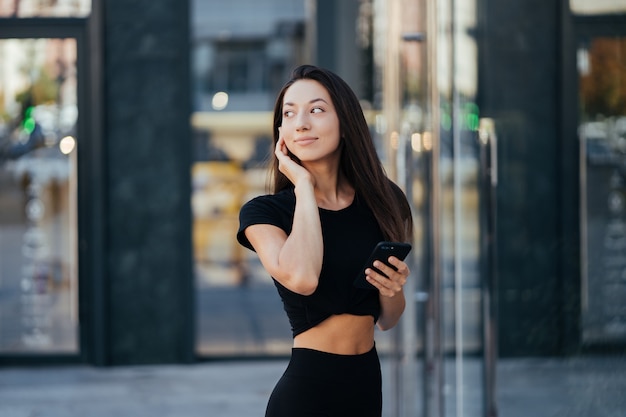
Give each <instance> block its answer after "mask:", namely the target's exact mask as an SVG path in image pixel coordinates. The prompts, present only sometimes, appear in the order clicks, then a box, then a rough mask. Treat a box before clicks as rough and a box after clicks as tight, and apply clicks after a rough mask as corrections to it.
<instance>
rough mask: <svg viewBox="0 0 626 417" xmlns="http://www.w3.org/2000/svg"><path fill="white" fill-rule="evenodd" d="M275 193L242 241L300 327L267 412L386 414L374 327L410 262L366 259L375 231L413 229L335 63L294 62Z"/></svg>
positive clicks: (278, 140)
mask: <svg viewBox="0 0 626 417" xmlns="http://www.w3.org/2000/svg"><path fill="white" fill-rule="evenodd" d="M274 144H275V150H274V155H275V158H274V160H273V165H272V173H273V179H274V181H273V190H272V191H273V193H272V194H269V195H264V196H260V197H257V198H255V199H253V200H251V201H249V202H248V203H246V204H245V205H244V206H243V207H242V209H241V212H240V228H239V232H238V234H237V238H238V240H239V242H240V243H241V244H242V245H244V246H246V247H248V248H250V249H252V250H255V251H256V252H257V254H258V256H259V259H260V260H261V263H262V264H263V266H264V268H265V269H266V270H267V271H268V273H269V274H270V275H271V276H272V278H273V280H274V283H275V285H276V287H277V289H278V293H279V294H280V296H281V298H282V301H283V304H284V308H285V311H286V313H287V316H288V318H289V321H290V324H291V329H292V333H293V349H292V356H291V360H290V362H289V365H288V367H287V370H286V371H285V373H284V375H283V376H282V378H281V379H280V381H279V382H278V383H277V385H276V387H275V388H274V391H273V392H272V395H271V397H270V400H269V403H268V406H267V410H266V417H296V416H298V417H306V416H329V417H330V416H341V417H346V416H359V417H369V416H372V417H379V416H380V415H381V410H382V399H381V397H382V395H381V373H380V362H379V359H378V355H377V352H376V348H375V343H374V327H375V325H378V327H379V328H380V329H382V330H386V329H390V328H392V327H393V326H395V325H396V323H397V322H398V320H399V319H400V315H401V314H402V312H403V311H404V306H405V299H404V294H403V290H402V288H403V285H404V283H405V282H406V280H407V277H408V276H409V268H408V266H407V264H406V263H405V262H403V261H401V260H399V259H397V258H395V257H391V258H390V259H389V262H390V263H391V264H392V265H393V266H394V267H395V269H397V270H395V269H394V268H390V267H388V266H386V265H384V264H383V263H382V262H380V261H377V262H376V263H374V266H375V267H376V268H379V269H380V271H381V272H383V273H384V274H385V275H387V276H388V278H386V277H384V276H382V275H380V274H378V273H377V272H375V271H374V270H373V269H372V268H368V269H367V272H366V274H367V280H368V282H369V283H371V284H372V285H373V287H372V289H362V288H358V287H356V286H354V285H353V281H354V279H355V277H356V276H357V275H358V273H359V271H360V270H361V268H362V267H363V265H364V263H365V262H366V260H367V258H368V256H369V254H370V252H371V251H372V249H373V248H374V246H375V245H376V243H378V242H379V241H383V240H386V241H396V242H397V241H403V242H404V241H409V240H410V239H411V236H412V227H413V226H412V217H411V212H410V208H409V204H408V202H407V199H406V197H405V196H404V194H403V193H402V191H401V190H400V189H399V188H398V187H397V186H396V185H395V184H394V183H393V182H391V180H389V179H388V178H387V176H386V175H385V172H384V170H383V167H382V164H381V162H380V160H379V158H378V156H377V154H376V150H375V147H374V144H373V141H372V138H371V136H370V133H369V129H368V126H367V123H366V121H365V117H364V115H363V112H362V109H361V107H360V104H359V102H358V99H357V97H356V95H355V94H354V92H353V91H352V90H351V89H350V87H349V86H348V85H347V84H346V83H345V81H343V80H342V79H341V78H340V77H339V76H337V75H336V74H334V73H332V72H330V71H328V70H325V69H322V68H318V67H315V66H311V65H304V66H301V67H298V68H296V69H295V70H294V71H293V74H292V78H291V79H290V80H289V81H288V82H287V83H286V84H285V86H284V87H283V89H282V90H281V91H280V93H279V95H278V98H277V100H276V105H275V108H274Z"/></svg>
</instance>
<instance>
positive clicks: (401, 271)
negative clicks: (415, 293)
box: [365, 256, 410, 297]
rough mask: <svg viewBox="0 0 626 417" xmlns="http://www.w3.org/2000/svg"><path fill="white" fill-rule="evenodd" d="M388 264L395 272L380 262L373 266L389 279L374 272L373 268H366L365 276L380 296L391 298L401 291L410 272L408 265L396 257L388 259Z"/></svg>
mask: <svg viewBox="0 0 626 417" xmlns="http://www.w3.org/2000/svg"><path fill="white" fill-rule="evenodd" d="M388 262H389V263H390V264H391V265H393V266H394V267H395V268H396V269H397V270H396V269H394V268H392V267H390V266H388V265H386V264H385V263H383V262H381V261H375V262H374V265H373V266H374V268H376V269H378V270H379V271H380V272H382V274H384V275H386V276H387V277H389V278H387V277H385V276H384V275H382V274H380V273H378V272H376V271H375V270H374V269H373V268H368V269H367V270H366V271H365V274H366V278H367V281H368V282H369V283H370V284H372V285H373V286H374V287H376V288H377V289H378V291H379V292H380V294H381V295H384V296H387V297H393V296H394V295H396V294H397V293H399V292H401V291H402V287H403V286H404V284H406V281H407V277H408V276H409V274H410V271H409V267H408V265H407V264H406V263H404V262H402V261H401V260H399V259H398V258H396V257H393V256H391V257H389V260H388Z"/></svg>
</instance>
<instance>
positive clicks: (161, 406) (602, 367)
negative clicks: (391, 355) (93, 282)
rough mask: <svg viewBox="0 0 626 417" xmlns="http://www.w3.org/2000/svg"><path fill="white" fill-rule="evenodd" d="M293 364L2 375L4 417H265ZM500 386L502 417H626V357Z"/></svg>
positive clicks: (508, 376)
mask: <svg viewBox="0 0 626 417" xmlns="http://www.w3.org/2000/svg"><path fill="white" fill-rule="evenodd" d="M286 364H287V361H286V360H267V361H252V360H249V361H224V362H206V363H198V364H194V365H173V366H170V365H162V366H139V367H113V368H93V367H88V366H62V367H54V366H52V367H43V368H23V367H22V368H11V367H9V368H0V417H127V416H128V417H148V416H149V417H200V416H202V417H255V416H259V417H262V416H263V414H264V410H265V405H266V402H267V398H268V396H269V394H270V391H271V390H272V388H273V386H274V383H275V382H276V381H277V380H278V378H279V377H280V375H281V374H282V372H283V370H284V368H285V366H286ZM453 366H454V364H453V363H449V364H448V366H447V367H453ZM384 367H385V366H384V363H383V368H384ZM476 368H477V369H478V368H479V367H478V366H477V367H476ZM468 370H469V368H468ZM469 376H470V375H468V377H469ZM476 377H477V375H472V378H470V379H472V380H477V378H476ZM468 381H469V380H468ZM496 383H497V386H498V391H497V398H498V410H499V416H500V417H626V357H624V356H616V357H609V358H606V357H587V358H571V359H550V358H548V359H546V358H539V359H533V358H529V359H504V360H500V361H499V363H498V376H497V381H496ZM448 388H449V389H446V390H444V391H446V392H448V394H446V395H450V393H453V392H454V388H452V387H450V386H448ZM470 388H471V387H470ZM447 401H452V399H451V398H447ZM467 401H470V399H469V398H467ZM466 405H467V406H471V405H472V404H466ZM446 411H447V412H446V415H447V416H455V417H456V416H458V415H459V414H456V413H455V410H453V409H448V410H446ZM471 414H472V412H471V409H470V407H468V409H467V410H465V412H464V413H462V414H461V415H462V416H464V417H477V416H474V415H471ZM418 416H419V413H418V414H417V415H416V417H418ZM294 417H297V416H294ZM347 417H351V416H347Z"/></svg>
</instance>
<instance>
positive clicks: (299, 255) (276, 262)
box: [245, 139, 324, 295]
mask: <svg viewBox="0 0 626 417" xmlns="http://www.w3.org/2000/svg"><path fill="white" fill-rule="evenodd" d="M275 155H276V157H277V158H278V160H279V164H280V165H279V167H280V170H281V172H283V173H284V174H285V175H286V176H287V177H288V178H289V179H290V181H291V182H292V183H293V184H294V185H295V188H294V192H295V194H296V207H295V212H294V218H293V226H292V230H291V234H290V235H289V236H287V235H286V233H285V232H284V231H283V230H281V229H280V228H278V227H276V226H271V225H262V224H259V225H253V226H250V227H248V228H247V229H246V231H245V233H246V237H247V238H248V240H249V241H250V243H251V244H252V246H253V247H254V249H255V250H256V252H257V254H258V256H259V259H260V260H261V263H262V264H263V266H264V267H265V269H266V270H267V272H268V273H269V274H270V275H271V276H272V277H274V279H276V280H277V281H278V282H280V283H281V284H282V285H283V286H285V287H286V288H288V289H289V290H291V291H294V292H296V293H298V294H303V295H309V294H312V293H313V292H314V291H315V289H316V288H317V284H318V282H319V275H320V272H321V270H322V256H323V251H324V244H323V241H322V226H321V223H320V215H319V209H318V207H317V201H316V199H315V193H314V183H313V179H312V176H311V175H310V174H309V172H308V171H307V170H306V169H305V168H303V167H302V166H301V165H299V164H297V163H295V162H294V161H293V160H292V159H291V158H290V157H289V156H288V154H287V150H286V146H285V145H284V142H283V140H282V139H279V141H278V143H277V144H276V150H275Z"/></svg>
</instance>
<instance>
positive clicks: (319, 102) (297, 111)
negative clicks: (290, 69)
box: [280, 79, 341, 163]
mask: <svg viewBox="0 0 626 417" xmlns="http://www.w3.org/2000/svg"><path fill="white" fill-rule="evenodd" d="M282 117H283V118H282V126H281V129H280V134H281V136H282V137H283V138H284V140H285V144H286V145H287V148H288V149H289V150H290V151H291V153H293V154H294V155H295V156H296V157H298V159H300V161H301V162H302V163H306V162H320V161H322V160H325V159H328V158H329V157H330V158H332V157H335V158H334V159H336V157H337V156H338V155H339V143H340V136H341V134H340V132H339V118H338V117H337V112H336V111H335V106H334V105H333V102H332V100H331V98H330V95H329V94H328V91H326V88H324V86H322V84H320V83H318V82H317V81H314V80H306V79H305V80H298V81H296V82H295V83H293V84H292V85H291V86H290V87H289V88H288V89H287V91H285V95H284V97H283V114H282Z"/></svg>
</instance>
